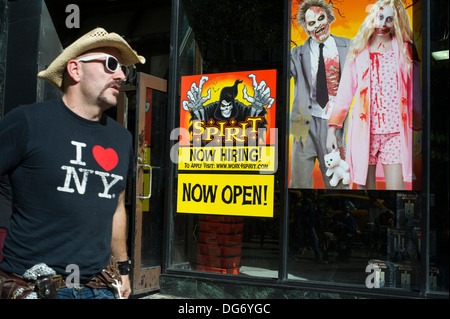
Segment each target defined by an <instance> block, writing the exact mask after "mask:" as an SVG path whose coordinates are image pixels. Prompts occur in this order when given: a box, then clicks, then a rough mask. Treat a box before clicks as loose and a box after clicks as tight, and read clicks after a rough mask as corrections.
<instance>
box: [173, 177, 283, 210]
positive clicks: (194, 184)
mask: <svg viewBox="0 0 450 319" xmlns="http://www.w3.org/2000/svg"><path fill="white" fill-rule="evenodd" d="M273 201H274V176H273V175H240V174H179V175H178V190H177V211H178V213H190V214H214V215H234V216H251V217H273V203H274V202H273Z"/></svg>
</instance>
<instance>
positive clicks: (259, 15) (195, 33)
mask: <svg viewBox="0 0 450 319" xmlns="http://www.w3.org/2000/svg"><path fill="white" fill-rule="evenodd" d="M181 5H182V10H181V13H182V14H181V17H180V20H181V23H180V30H178V33H179V35H180V43H179V50H180V52H179V63H178V65H179V69H178V70H179V75H180V77H183V76H187V75H200V74H216V73H226V72H238V71H248V70H270V69H278V70H279V72H280V73H279V74H281V73H282V72H281V68H282V59H281V56H282V51H281V50H282V41H283V33H282V32H283V30H282V29H283V3H282V2H274V1H268V0H266V1H260V2H258V5H257V6H255V3H254V1H249V0H245V1H239V2H234V1H223V2H212V1H208V0H201V1H198V0H195V1H193V0H184V1H181ZM180 80H181V79H180ZM180 82H181V81H180ZM203 93H204V94H203V95H206V92H203ZM276 94H277V92H274V93H273V95H276ZM276 126H277V127H281V117H278V116H277V123H276ZM204 173H206V174H207V172H204ZM278 180H279V178H278V176H275V184H278ZM175 183H176V181H175ZM276 192H278V190H277V191H276ZM275 198H277V195H276V194H275ZM275 202H276V205H275V207H274V217H273V218H258V217H241V216H228V215H220V216H219V215H208V212H205V214H201V215H200V214H181V213H175V214H174V216H173V229H172V232H173V235H172V265H171V267H172V269H189V270H193V271H202V272H214V273H223V274H230V275H247V276H261V277H270V278H277V277H278V266H279V263H280V262H279V216H280V205H279V203H278V202H277V200H276V199H275ZM213 213H214V212H213V211H211V214H213ZM230 213H232V212H230Z"/></svg>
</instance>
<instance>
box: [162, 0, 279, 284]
mask: <svg viewBox="0 0 450 319" xmlns="http://www.w3.org/2000/svg"><path fill="white" fill-rule="evenodd" d="M179 3H180V18H179V19H180V20H179V21H180V22H179V30H178V36H179V42H178V77H177V85H179V87H178V89H177V90H178V91H179V92H180V96H179V100H178V104H177V105H178V106H177V108H178V110H177V112H176V115H175V117H176V122H177V127H179V129H180V131H179V132H178V134H179V141H178V143H177V144H178V145H177V146H178V147H179V153H177V154H179V156H178V157H177V161H178V162H177V164H176V166H177V168H176V170H177V173H176V177H177V179H176V182H175V184H176V186H175V187H176V196H175V199H174V201H176V208H175V211H176V213H175V214H174V216H173V224H172V241H171V257H170V258H171V265H170V269H172V270H192V271H198V272H202V273H215V274H225V275H239V276H244V275H245V276H253V277H265V278H278V270H279V269H278V268H279V261H280V253H279V250H280V234H279V230H280V216H281V205H280V193H281V191H280V187H279V184H280V178H281V177H282V174H280V173H279V172H278V169H277V167H276V165H275V164H276V160H275V159H276V158H277V157H278V154H276V152H277V147H278V145H275V144H276V141H277V140H276V134H277V129H278V128H279V127H281V121H282V116H281V115H280V114H282V112H283V108H282V105H281V104H279V102H278V100H279V99H280V96H281V91H280V87H279V85H280V82H279V79H280V76H279V74H282V72H283V70H282V66H283V59H282V56H283V51H282V48H283V39H284V37H283V19H284V16H283V4H282V3H279V2H274V1H250V0H245V1H239V2H236V1H221V2H215V1H208V0H202V1H198V0H195V1H191V0H183V1H180V2H179ZM178 119H179V120H178ZM183 132H186V134H185V135H183Z"/></svg>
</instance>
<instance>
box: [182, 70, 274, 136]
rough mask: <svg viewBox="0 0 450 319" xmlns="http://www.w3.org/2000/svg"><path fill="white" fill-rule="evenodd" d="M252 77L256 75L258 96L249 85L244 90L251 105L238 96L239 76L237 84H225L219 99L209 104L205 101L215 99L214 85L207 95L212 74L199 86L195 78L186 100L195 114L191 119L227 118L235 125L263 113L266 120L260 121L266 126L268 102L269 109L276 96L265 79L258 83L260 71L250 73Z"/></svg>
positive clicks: (245, 96) (231, 124)
mask: <svg viewBox="0 0 450 319" xmlns="http://www.w3.org/2000/svg"><path fill="white" fill-rule="evenodd" d="M248 77H249V78H252V79H253V89H254V96H249V95H248V93H247V87H246V86H245V85H244V88H243V91H242V93H243V97H244V99H245V100H246V101H248V102H249V103H251V104H250V105H249V106H247V105H245V104H244V103H242V102H240V101H238V100H237V99H236V96H237V95H238V86H239V84H241V83H242V82H243V81H242V80H236V81H235V83H234V85H233V86H229V87H224V88H222V91H221V92H220V98H219V101H215V102H212V103H209V104H206V105H204V104H205V103H206V102H207V101H209V100H210V99H211V89H208V93H207V95H206V96H203V97H202V90H203V85H204V84H205V83H206V82H207V81H208V79H209V78H208V77H207V76H203V77H202V78H201V79H200V81H199V85H198V86H197V84H196V83H195V82H194V83H192V85H191V89H190V90H189V91H188V92H187V98H188V100H184V101H183V103H182V105H183V109H184V110H185V111H187V112H190V114H191V122H193V121H195V120H200V121H203V122H204V123H205V125H209V124H211V123H212V122H211V120H212V121H214V123H216V122H217V121H227V124H226V125H225V126H234V125H236V124H238V123H242V122H246V121H247V119H248V118H249V117H260V118H261V119H262V120H261V121H260V122H259V128H264V127H265V126H266V124H267V120H266V118H265V116H266V114H267V110H266V108H265V106H266V105H267V109H269V108H271V107H272V105H273V103H274V101H275V99H274V98H272V97H270V88H269V87H267V84H266V82H265V81H264V80H262V81H261V82H260V83H259V84H258V82H257V81H256V75H254V74H250V75H249V76H248Z"/></svg>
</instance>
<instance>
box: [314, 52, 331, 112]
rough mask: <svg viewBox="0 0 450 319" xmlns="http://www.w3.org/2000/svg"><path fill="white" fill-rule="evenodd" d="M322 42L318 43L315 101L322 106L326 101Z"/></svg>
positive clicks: (326, 90) (325, 77) (326, 89)
mask: <svg viewBox="0 0 450 319" xmlns="http://www.w3.org/2000/svg"><path fill="white" fill-rule="evenodd" d="M323 46H324V44H323V43H320V44H319V49H320V53H319V69H318V70H317V85H316V101H317V103H319V105H320V106H321V107H322V108H324V107H325V106H326V105H327V103H328V88H327V73H326V71H325V61H324V59H323Z"/></svg>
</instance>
